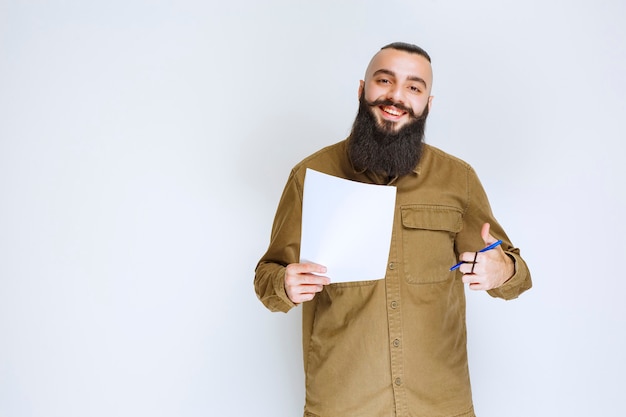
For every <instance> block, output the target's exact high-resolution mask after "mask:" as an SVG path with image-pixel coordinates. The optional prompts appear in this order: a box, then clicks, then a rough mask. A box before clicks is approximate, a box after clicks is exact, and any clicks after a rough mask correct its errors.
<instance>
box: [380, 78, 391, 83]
mask: <svg viewBox="0 0 626 417" xmlns="http://www.w3.org/2000/svg"><path fill="white" fill-rule="evenodd" d="M377 82H378V84H389V83H391V81H389V80H388V79H387V78H379V79H378V80H377Z"/></svg>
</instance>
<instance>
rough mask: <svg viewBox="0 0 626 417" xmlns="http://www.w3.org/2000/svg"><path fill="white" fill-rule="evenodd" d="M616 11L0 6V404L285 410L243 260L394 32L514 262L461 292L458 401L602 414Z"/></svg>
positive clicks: (605, 6) (615, 177)
mask: <svg viewBox="0 0 626 417" xmlns="http://www.w3.org/2000/svg"><path fill="white" fill-rule="evenodd" d="M625 4H626V3H624V2H622V1H620V0H614V1H608V0H604V1H603V0H594V1H591V0H588V1H571V0H567V1H566V0H555V1H539V0H531V1H499V0H478V1H472V2H469V1H463V0H456V1H435V0H430V1H411V2H409V1H394V0H388V1H384V2H380V1H376V2H374V1H371V2H370V1H337V0H332V1H330V0H321V1H315V2H313V1H311V2H303V1H287V0H283V1H280V0H272V1H253V0H248V1H230V2H222V1H220V2H216V1H200V0H196V1H193V0H176V1H147V0H144V1H142V0H123V1H122V0H95V1H82V0H81V1H79V0H66V1H61V0H52V1H9V0H3V1H0V117H1V119H0V199H1V200H0V416H3V417H31V416H32V417H57V416H58V417H61V416H62V417H74V416H76V417H79V416H80V417H84V416H103V417H105V416H106V417H110V416H151V417H158V416H247V415H255V416H298V415H301V413H302V405H303V395H304V391H303V390H304V388H303V379H302V378H303V374H302V360H301V350H300V349H301V346H300V318H301V316H300V314H301V310H300V309H296V310H293V311H291V312H290V313H289V314H282V313H276V314H273V313H270V312H269V311H267V310H266V309H265V308H264V307H263V306H262V305H261V303H260V302H258V300H257V299H256V296H255V294H254V291H253V286H252V280H253V270H254V267H255V265H256V262H257V260H258V259H259V257H260V256H261V255H262V253H263V252H264V250H265V248H266V246H267V243H268V239H269V233H270V227H271V222H272V219H273V215H274V210H275V208H276V205H277V203H278V198H279V196H280V193H281V191H282V188H283V186H284V183H285V181H286V179H287V175H288V173H289V170H290V169H291V167H292V166H293V165H294V164H296V163H297V162H298V161H300V159H302V158H303V157H305V156H307V155H308V154H310V153H311V152H314V151H316V150H317V149H319V148H321V147H323V146H326V145H329V144H332V143H335V142H337V141H339V140H341V139H343V138H344V137H345V136H346V135H347V134H348V132H349V129H350V126H351V123H352V120H353V118H354V115H355V114H356V109H357V88H358V81H359V79H360V78H362V75H363V72H364V71H365V67H366V65H367V63H368V61H369V59H370V57H371V56H372V55H373V54H374V53H375V52H376V51H377V50H378V48H380V47H381V46H383V45H384V44H387V43H389V42H392V41H398V40H400V41H407V42H412V43H416V44H419V45H421V46H422V47H424V48H425V49H426V50H428V51H429V52H430V54H431V55H432V58H433V67H434V74H435V84H434V90H433V94H434V95H435V100H434V103H433V104H434V107H433V109H432V111H431V115H430V118H429V122H428V129H427V141H428V142H429V143H430V144H432V145H435V146H437V147H439V148H441V149H443V150H445V151H448V152H450V153H452V154H454V155H456V156H459V157H461V158H463V159H465V160H466V161H468V162H469V163H471V164H472V165H473V166H474V168H475V169H476V171H477V172H478V174H479V176H480V178H481V179H482V181H483V185H484V186H485V188H486V190H487V192H488V194H489V196H490V199H491V203H492V206H493V209H494V211H495V214H496V217H497V218H498V219H499V220H500V222H501V223H502V224H503V225H504V226H505V229H506V230H507V232H508V234H509V235H510V237H511V238H512V240H513V242H514V243H515V244H516V245H517V246H519V247H520V248H521V249H522V254H523V255H524V256H525V258H526V260H527V262H528V264H529V265H530V267H531V271H532V274H533V279H534V288H533V289H532V290H531V291H530V292H528V293H526V294H524V295H523V296H522V297H520V298H519V299H518V300H515V301H511V302H505V301H502V300H498V299H492V298H491V297H489V296H488V295H487V294H485V293H476V292H468V331H469V346H468V348H469V353H470V367H471V373H472V383H473V391H474V397H475V406H476V410H477V413H478V414H479V415H480V416H481V417H503V416H505V417H516V416H519V417H528V416H535V417H537V416H564V415H567V416H604V417H607V416H622V415H623V414H624V411H623V408H624V406H623V391H624V388H625V385H624V375H625V374H626V361H625V359H624V352H626V341H625V334H624V333H625V331H626V308H625V307H624V302H623V300H624V293H625V292H626V284H625V282H626V279H625V278H624V261H625V259H626V256H625V255H626V244H625V232H626V226H625V224H624V212H625V209H626V184H625V180H626V168H625V164H624V157H623V144H622V142H623V140H624V137H625V136H624V123H625V119H626V77H625V74H626V47H625V39H626V5H625Z"/></svg>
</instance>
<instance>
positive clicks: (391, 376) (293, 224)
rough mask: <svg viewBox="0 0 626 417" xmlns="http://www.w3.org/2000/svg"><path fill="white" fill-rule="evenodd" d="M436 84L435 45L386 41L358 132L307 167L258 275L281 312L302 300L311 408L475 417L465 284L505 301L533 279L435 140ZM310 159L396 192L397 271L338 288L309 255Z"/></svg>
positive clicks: (290, 184)
mask: <svg viewBox="0 0 626 417" xmlns="http://www.w3.org/2000/svg"><path fill="white" fill-rule="evenodd" d="M432 80H433V75H432V68H431V64H430V57H429V55H428V54H427V53H426V52H425V51H424V50H423V49H422V48H420V47H418V46H415V45H411V44H405V43H399V42H397V43H392V44H390V45H387V46H385V47H383V48H382V49H381V50H380V51H379V52H378V53H377V54H376V55H375V56H374V57H373V58H372V60H371V62H370V64H369V66H368V67H367V70H366V72H365V77H364V80H362V81H361V82H360V86H359V111H358V114H357V117H356V119H355V122H354V125H353V128H352V132H351V134H350V136H349V137H348V139H346V140H344V141H341V142H339V143H337V144H335V145H332V146H329V147H326V148H324V149H322V150H320V151H318V152H317V153H315V154H313V155H311V156H309V157H308V158H306V159H304V160H303V161H302V162H300V163H299V164H298V165H296V166H295V167H294V169H293V170H292V172H291V174H290V176H289V179H288V181H287V185H286V186H285V189H284V191H283V195H282V197H281V200H280V204H279V207H278V209H277V213H276V217H275V220H274V225H273V229H272V234H271V239H270V244H269V248H268V250H267V252H266V253H265V255H264V256H263V257H262V258H261V260H260V261H259V263H258V265H257V268H256V275H255V280H254V284H255V290H256V293H257V296H258V297H259V299H260V300H261V301H262V302H263V304H264V305H265V306H266V307H267V308H268V309H270V310H272V311H283V312H287V311H289V310H291V309H292V308H294V307H296V306H297V305H299V304H302V308H303V310H302V343H303V354H304V370H305V374H306V384H305V385H306V399H305V406H304V415H305V416H308V417H351V416H372V417H381V416H385V417H387V416H388V417H392V416H395V417H409V416H411V417H419V416H438V417H447V416H449V417H452V416H455V417H462V416H463V417H472V416H475V414H474V407H473V404H472V396H471V388H470V379H469V372H468V361H467V350H466V325H465V292H464V291H465V288H464V283H465V284H467V285H468V287H469V288H470V289H472V290H485V291H487V292H488V293H489V294H490V295H492V296H494V297H499V298H504V299H512V298H516V297H517V296H519V295H520V294H521V293H522V292H524V291H526V290H527V289H529V288H530V287H531V285H532V284H531V278H530V272H529V270H528V267H527V265H526V263H525V262H524V260H523V259H522V258H521V257H520V253H519V250H518V249H516V248H514V247H513V245H512V244H511V242H510V240H509V238H508V237H507V235H506V234H505V232H504V230H503V229H502V227H501V226H500V225H499V223H498V222H497V221H496V219H495V218H494V216H493V214H492V212H491V208H490V205H489V202H488V199H487V196H486V194H485V192H484V190H483V188H482V186H481V184H480V181H479V179H478V177H477V176H476V174H475V172H474V170H473V169H472V168H471V167H470V166H469V165H468V164H467V163H465V162H463V161H461V160H459V159H457V158H455V157H453V156H451V155H449V154H447V153H444V152H443V151H441V150H439V149H437V148H435V147H433V146H430V145H428V144H425V143H424V131H425V123H426V118H427V115H428V112H429V110H430V107H431V104H432V99H433V97H432V96H431V89H432ZM306 168H311V169H314V170H316V171H320V172H323V173H326V174H329V175H333V176H336V177H340V178H344V179H349V180H352V181H360V182H363V183H369V184H379V185H390V186H395V187H396V205H395V213H394V223H393V230H392V239H391V245H390V250H389V258H388V259H389V260H388V268H387V271H386V275H385V277H384V279H380V280H374V281H371V280H370V281H358V282H349V283H332V277H326V276H324V274H325V273H326V268H325V267H324V266H323V265H318V264H314V263H299V250H300V232H301V221H302V217H301V216H302V193H303V187H304V177H305V171H306ZM372 221H373V222H375V221H376V219H372ZM363 226H364V227H367V225H363ZM498 240H502V244H501V245H499V246H497V245H496V247H495V249H492V250H488V251H484V252H477V251H479V250H480V249H482V248H485V247H486V246H488V245H492V244H494V243H495V242H497V241H498ZM459 260H460V261H461V262H462V263H461V266H460V268H458V269H457V270H451V268H450V266H451V265H453V264H455V263H456V262H457V261H459Z"/></svg>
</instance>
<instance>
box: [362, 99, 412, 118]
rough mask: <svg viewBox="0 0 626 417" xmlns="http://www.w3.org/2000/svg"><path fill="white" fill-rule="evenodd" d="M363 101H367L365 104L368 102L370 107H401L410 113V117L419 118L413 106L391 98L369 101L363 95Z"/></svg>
mask: <svg viewBox="0 0 626 417" xmlns="http://www.w3.org/2000/svg"><path fill="white" fill-rule="evenodd" d="M363 101H364V102H365V104H367V105H368V106H370V107H379V106H392V107H395V108H397V109H400V110H402V111H405V112H407V113H408V114H409V117H411V118H413V119H418V118H419V116H416V115H415V112H414V111H413V109H412V108H410V107H407V106H405V105H404V104H402V103H396V102H394V101H393V100H389V99H378V100H374V101H367V100H366V99H365V97H363Z"/></svg>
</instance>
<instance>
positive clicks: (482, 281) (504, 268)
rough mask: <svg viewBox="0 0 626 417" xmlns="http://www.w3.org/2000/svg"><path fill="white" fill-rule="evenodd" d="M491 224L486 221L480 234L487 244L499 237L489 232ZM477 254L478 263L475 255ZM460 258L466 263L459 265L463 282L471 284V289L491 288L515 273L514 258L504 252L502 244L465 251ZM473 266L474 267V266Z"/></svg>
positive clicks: (502, 282) (499, 284)
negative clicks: (489, 248) (476, 250)
mask: <svg viewBox="0 0 626 417" xmlns="http://www.w3.org/2000/svg"><path fill="white" fill-rule="evenodd" d="M489 228H490V225H489V223H485V224H484V225H483V228H482V230H481V231H480V236H481V237H482V239H483V241H484V242H485V246H487V245H490V244H492V243H494V242H495V241H496V240H497V239H496V238H494V237H493V236H491V234H490V233H489ZM475 256H476V263H475V264H473V262H474V257H475ZM459 259H460V260H461V261H463V262H468V263H464V264H462V265H461V266H460V267H459V271H461V272H462V273H463V282H464V283H465V284H469V288H470V289H471V290H491V289H493V288H497V287H499V286H501V285H502V284H504V283H505V282H506V281H507V280H508V279H509V278H511V277H512V276H513V274H514V273H515V266H514V265H513V260H512V259H511V258H509V256H508V255H507V254H506V253H504V251H503V250H502V247H501V246H498V247H496V248H494V249H491V250H488V251H486V252H479V253H478V255H477V254H476V252H463V253H462V254H461V256H459ZM472 267H473V268H472Z"/></svg>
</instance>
